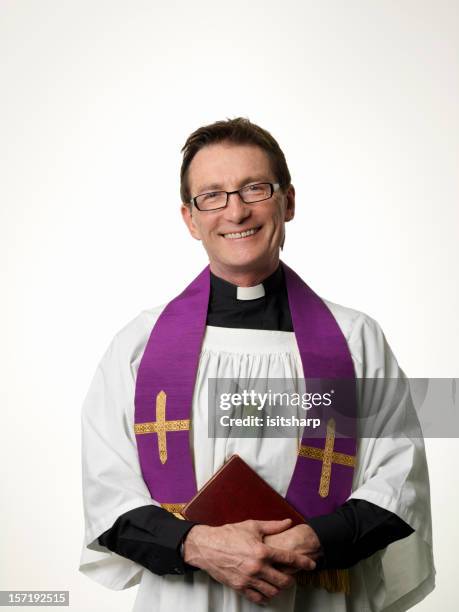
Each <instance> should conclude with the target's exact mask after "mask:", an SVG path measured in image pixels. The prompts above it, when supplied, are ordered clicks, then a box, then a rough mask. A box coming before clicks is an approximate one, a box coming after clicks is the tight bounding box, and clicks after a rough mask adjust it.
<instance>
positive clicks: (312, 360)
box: [134, 262, 356, 591]
mask: <svg viewBox="0 0 459 612" xmlns="http://www.w3.org/2000/svg"><path fill="white" fill-rule="evenodd" d="M281 265H282V267H283V270H284V275H285V280H286V286H287V293H288V300H289V306H290V313H291V317H292V323H293V329H294V332H295V337H296V341H297V345H298V349H299V352H300V356H301V361H302V365H303V372H304V377H305V379H306V381H307V383H308V380H309V379H313V380H311V384H307V390H308V391H311V389H312V390H313V391H317V390H320V381H318V380H317V379H328V382H330V379H341V382H342V381H343V379H344V380H345V379H347V380H348V382H349V384H347V385H346V389H345V392H344V394H343V393H340V394H339V395H338V396H337V400H338V405H337V404H336V402H335V403H334V406H333V417H330V416H329V415H327V414H326V412H325V413H324V416H325V418H323V419H322V422H321V425H320V427H319V428H318V429H317V430H315V432H314V437H307V432H306V433H305V435H304V436H303V438H302V440H301V445H300V447H299V449H298V457H297V462H296V466H295V469H294V472H293V475H292V478H291V481H290V484H289V487H288V490H287V493H286V496H285V497H286V499H287V500H288V501H289V502H290V504H291V505H292V506H293V507H294V508H296V510H298V511H299V512H300V513H301V514H302V515H303V516H304V517H305V518H306V519H307V518H308V517H312V516H317V515H321V514H328V513H330V512H333V511H334V510H335V509H336V508H337V507H338V506H339V505H341V504H343V503H344V502H345V501H346V499H347V498H348V497H349V495H350V493H351V490H352V478H353V471H354V470H353V468H354V465H355V454H356V438H355V427H354V424H355V417H356V395H355V372H354V366H353V363H352V358H351V355H350V352H349V349H348V346H347V342H346V339H345V337H344V335H343V333H342V332H341V329H340V327H339V326H338V324H337V322H336V320H335V318H334V317H333V315H332V313H331V312H330V310H329V309H328V307H327V306H326V305H325V304H324V302H323V301H322V299H321V298H320V297H319V296H318V295H316V294H315V293H314V292H313V291H312V290H311V289H310V288H309V287H308V285H306V283H305V282H304V281H303V280H302V279H301V278H300V277H299V276H298V275H297V274H296V273H295V272H294V271H293V270H292V269H291V268H289V267H288V266H287V265H285V264H284V263H283V262H281ZM209 294H210V269H209V266H206V267H205V268H204V270H203V271H202V272H201V273H200V274H199V275H198V276H197V277H196V278H195V279H194V280H193V281H192V282H191V283H190V284H189V285H188V287H186V289H185V290H184V291H183V292H182V293H181V294H180V295H178V296H177V297H176V298H174V299H173V300H172V301H171V302H169V303H168V304H167V306H166V307H165V308H164V310H163V311H162V312H161V314H160V316H159V317H158V320H157V321H156V324H155V325H154V327H153V329H152V332H151V334H150V338H149V340H148V342H147V345H146V348H145V351H144V354H143V356H142V360H141V362H140V366H139V370H138V374H137V381H136V389H135V426H134V427H135V434H136V441H137V448H138V453H139V460H140V466H141V470H142V475H143V478H144V480H145V482H146V484H147V487H148V489H149V491H150V493H151V496H152V498H153V499H155V500H156V501H158V502H159V503H160V504H161V505H162V507H163V508H165V509H166V510H168V511H170V512H173V513H175V514H176V515H177V516H179V517H180V511H181V510H182V509H183V507H184V506H185V504H186V503H187V502H188V501H189V500H190V499H191V498H192V497H193V496H194V495H195V494H196V493H197V487H196V478H195V474H194V470H193V461H192V456H191V451H190V445H189V429H190V418H191V407H192V398H193V392H194V386H195V380H196V373H197V367H198V363H199V357H200V352H201V345H202V341H203V337H204V332H205V327H206V318H207V308H208V303H209ZM336 382H337V386H338V387H339V386H340V381H339V380H337V381H336ZM341 415H342V416H341ZM305 416H307V414H306V415H305ZM313 416H315V415H313ZM349 417H351V418H349ZM338 419H339V422H338V423H337V421H338ZM337 425H338V426H337ZM305 429H306V428H305ZM344 430H345V431H346V435H345V436H343V435H339V436H338V435H335V433H336V432H342V431H344ZM308 575H309V576H311V577H315V578H314V579H313V580H311V579H309V580H305V581H302V582H303V583H306V582H308V583H309V584H314V586H322V587H324V588H327V589H328V590H331V591H348V589H349V585H348V576H347V574H346V572H345V571H342V570H339V571H337V570H329V571H320V572H312V573H309V574H308Z"/></svg>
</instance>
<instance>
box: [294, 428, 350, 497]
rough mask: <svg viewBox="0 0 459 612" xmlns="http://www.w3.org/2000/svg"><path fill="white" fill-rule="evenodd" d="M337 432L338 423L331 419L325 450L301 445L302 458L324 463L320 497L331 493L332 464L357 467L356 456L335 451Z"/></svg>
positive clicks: (299, 452) (299, 450)
mask: <svg viewBox="0 0 459 612" xmlns="http://www.w3.org/2000/svg"><path fill="white" fill-rule="evenodd" d="M335 430H336V422H335V419H329V421H328V422H327V436H326V438H325V448H316V447H315V446H304V445H303V444H301V445H300V448H299V449H298V454H299V455H300V457H306V458H308V459H318V460H319V461H322V473H321V475H320V483H319V495H320V497H327V496H328V493H329V491H330V478H331V468H332V463H337V464H338V465H347V466H348V467H354V466H355V456H354V455H346V454H345V453H338V452H336V451H334V450H333V447H334V445H335Z"/></svg>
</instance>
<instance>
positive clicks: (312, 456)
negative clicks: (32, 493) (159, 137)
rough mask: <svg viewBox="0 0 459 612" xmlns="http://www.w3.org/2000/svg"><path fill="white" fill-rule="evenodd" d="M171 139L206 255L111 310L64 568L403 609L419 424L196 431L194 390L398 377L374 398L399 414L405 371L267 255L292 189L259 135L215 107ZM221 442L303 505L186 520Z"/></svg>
mask: <svg viewBox="0 0 459 612" xmlns="http://www.w3.org/2000/svg"><path fill="white" fill-rule="evenodd" d="M182 151H183V152H184V156H183V163H182V168H181V188H180V194H181V200H182V204H181V213H182V216H183V219H184V222H185V223H186V225H187V227H188V229H189V232H190V234H191V236H192V237H193V238H195V239H196V240H200V241H202V244H203V246H204V248H205V250H206V252H207V255H208V258H209V265H208V266H206V268H205V269H204V270H202V271H201V272H200V273H199V275H198V276H197V277H196V278H195V279H194V280H193V281H192V282H191V283H190V284H189V285H188V286H187V287H186V288H185V289H184V291H183V292H182V293H181V294H180V295H179V296H177V297H176V298H174V299H173V300H171V301H170V302H169V303H168V304H166V305H162V306H159V307H156V308H152V309H149V310H145V311H143V312H142V313H141V314H140V315H139V316H138V317H136V318H135V319H134V320H133V321H131V322H130V323H129V324H128V325H126V326H125V327H124V328H123V329H122V330H121V331H120V332H119V333H118V334H117V335H116V336H115V338H114V339H113V341H112V343H111V344H110V346H109V348H108V349H107V351H106V353H105V355H104V357H103V358H102V361H101V363H100V364H99V367H98V369H97V371H96V374H95V376H94V379H93V381H92V383H91V387H90V389H89V392H88V394H87V397H86V399H85V402H84V406H83V414H82V427H83V491H84V504H85V520H86V528H85V537H84V544H83V551H82V558H81V564H80V570H81V571H82V572H84V573H85V574H87V575H88V576H90V577H91V578H93V579H94V580H96V581H98V582H100V583H101V584H104V585H105V586H107V587H109V588H113V589H124V588H128V587H130V586H133V585H135V584H138V583H140V586H139V590H138V594H137V598H136V602H135V607H134V610H136V611H137V612H140V611H142V612H146V611H153V610H155V611H159V612H166V611H167V612H169V611H170V610H174V609H182V608H184V607H187V608H188V609H190V610H193V612H207V611H210V610H219V611H220V610H221V611H223V612H236V611H240V612H246V611H247V612H248V611H249V610H252V609H254V607H255V606H257V605H264V606H267V607H269V609H271V610H278V611H279V612H280V611H282V612H294V611H298V610H305V611H306V610H307V611H319V610H320V611H322V610H333V611H335V612H338V611H345V610H353V611H356V612H357V611H359V612H360V611H361V610H369V609H371V610H387V611H389V610H390V611H395V610H406V609H408V608H409V607H411V606H413V605H414V604H415V603H417V602H418V601H420V600H421V599H422V598H423V597H425V595H426V594H427V593H429V592H430V591H431V590H432V588H433V585H434V568H433V560H432V546H431V545H432V542H431V518H430V500H429V486H428V475H427V466H426V461H425V453H424V446H423V442H422V440H420V439H418V438H411V437H410V436H409V434H408V433H407V434H406V435H400V433H402V434H403V431H402V432H398V434H399V437H397V438H396V439H391V438H387V437H386V438H381V439H378V438H363V437H362V438H361V439H356V438H355V437H353V436H352V435H351V436H348V438H347V439H338V438H336V439H334V437H332V438H331V437H330V436H334V433H335V432H334V427H335V425H334V422H332V421H331V420H328V421H327V422H326V423H324V426H323V432H322V433H323V440H322V439H311V438H310V437H308V435H309V434H308V433H307V432H306V431H303V430H302V429H301V428H298V430H297V431H295V432H294V433H295V435H294V436H290V437H286V438H269V437H256V438H248V437H245V438H238V437H232V436H230V435H228V436H227V437H223V438H212V437H209V435H208V395H207V381H208V379H210V378H217V379H228V378H229V379H232V380H234V381H236V382H238V381H243V380H247V379H251V380H253V379H293V380H300V379H302V378H303V379H304V378H305V377H306V378H308V377H310V378H314V377H317V378H321V379H328V378H345V379H349V380H350V381H352V382H354V381H355V379H358V378H373V377H375V378H376V377H379V378H382V377H386V378H400V379H401V380H402V382H403V384H404V388H406V391H405V392H404V393H403V394H402V395H401V396H400V395H399V396H397V399H392V398H391V397H390V396H389V394H387V397H382V398H379V399H380V400H381V401H383V400H384V401H386V403H389V404H390V410H391V411H392V412H393V414H394V415H395V416H397V415H399V414H403V412H404V410H406V408H407V406H408V405H409V402H410V395H409V389H408V384H407V381H406V380H405V377H404V374H403V372H402V370H401V369H400V368H399V366H398V364H397V361H396V359H395V357H394V355H393V353H392V351H391V349H390V347H389V345H388V344H387V341H386V339H385V336H384V334H383V333H382V331H381V328H380V327H379V325H378V324H377V323H376V322H375V321H374V320H373V319H372V318H371V317H369V316H367V315H365V314H363V313H360V312H358V311H356V310H353V309H350V308H345V307H343V306H340V305H338V304H335V303H333V302H330V301H328V300H325V299H323V298H320V297H319V296H317V295H316V294H315V293H314V292H313V291H312V290H311V289H310V288H309V287H308V285H307V284H306V283H305V282H304V281H303V280H302V279H301V278H300V277H299V276H298V275H297V274H296V273H295V272H294V271H293V270H292V269H291V268H289V267H288V266H286V265H285V264H284V263H283V262H281V261H280V259H279V255H280V250H281V248H282V247H283V244H284V241H285V224H286V223H287V222H289V221H291V220H292V219H293V218H294V212H295V190H294V187H293V185H292V184H291V177H290V173H289V170H288V167H287V163H286V160H285V156H284V154H283V152H282V150H281V149H280V147H279V145H278V143H277V142H276V140H275V139H274V138H273V137H272V135H271V134H270V133H269V132H267V131H266V130H264V129H262V128H261V127H259V126H257V125H255V124H253V123H251V122H250V121H249V120H247V119H243V118H237V119H229V120H227V121H219V122H216V123H214V124H212V125H208V126H203V127H201V128H199V129H198V130H196V131H195V132H193V134H191V135H190V136H189V138H188V139H187V141H186V143H185V145H184V147H183V149H182ZM383 395H384V393H383ZM354 399H355V398H354ZM372 401H374V400H372ZM391 402H392V403H391ZM351 403H353V402H351ZM375 407H376V406H372V408H375ZM330 439H333V442H332V448H331V451H330V452H331V454H330V457H329V459H327V461H330V462H331V463H330V470H331V471H330V472H329V473H328V477H327V478H328V479H327V480H326V482H325V481H324V473H325V472H324V469H325V468H324V467H323V466H324V465H325V464H326V459H325V456H326V454H327V452H328V451H327V448H328V446H327V445H328V444H329V440H330ZM324 449H325V450H324ZM233 454H238V455H239V456H240V457H242V458H243V459H244V460H245V461H246V462H247V463H248V464H249V465H250V466H251V467H252V468H253V469H254V470H255V471H256V472H257V473H258V474H259V475H260V476H261V477H262V478H263V479H264V480H265V481H266V482H268V483H269V484H270V485H271V487H273V488H274V489H275V490H276V491H278V493H280V494H281V495H282V496H283V497H285V498H286V499H287V501H289V502H290V504H291V505H292V506H293V507H294V508H295V509H296V510H297V511H298V512H299V513H300V514H301V515H302V516H303V517H304V518H305V521H306V522H305V523H304V524H301V525H297V526H292V525H291V523H290V521H289V520H288V519H287V520H278V521H261V520H247V521H243V522H239V523H226V524H224V525H222V526H219V527H211V526H209V525H206V524H197V523H195V522H190V521H187V520H184V518H183V516H182V514H181V512H182V511H183V507H184V506H185V504H186V503H187V502H188V501H189V500H190V499H191V498H192V497H193V496H194V495H195V494H196V492H197V491H198V490H199V489H201V487H202V486H203V485H204V484H205V483H206V482H207V481H208V480H209V478H211V477H212V476H213V475H214V474H215V472H216V471H217V470H218V469H219V468H220V467H221V466H222V465H224V463H225V462H226V461H227V460H228V459H229V457H231V456H232V455H233ZM333 462H335V463H333ZM336 463H338V464H340V465H336ZM232 502H233V500H232V499H230V498H228V500H227V504H228V506H231V504H232ZM248 512H249V514H250V508H249V509H248ZM300 570H301V571H300ZM300 576H302V579H300Z"/></svg>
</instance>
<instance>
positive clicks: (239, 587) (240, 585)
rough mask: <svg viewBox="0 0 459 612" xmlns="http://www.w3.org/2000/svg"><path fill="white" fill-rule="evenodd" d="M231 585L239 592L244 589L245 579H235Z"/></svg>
mask: <svg viewBox="0 0 459 612" xmlns="http://www.w3.org/2000/svg"><path fill="white" fill-rule="evenodd" d="M231 586H232V588H233V589H234V590H235V591H237V592H238V593H240V592H241V591H244V590H245V589H246V587H247V585H246V583H245V581H242V580H235V581H234V582H233V584H232V585H231Z"/></svg>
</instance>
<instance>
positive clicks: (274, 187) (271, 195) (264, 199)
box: [189, 181, 280, 212]
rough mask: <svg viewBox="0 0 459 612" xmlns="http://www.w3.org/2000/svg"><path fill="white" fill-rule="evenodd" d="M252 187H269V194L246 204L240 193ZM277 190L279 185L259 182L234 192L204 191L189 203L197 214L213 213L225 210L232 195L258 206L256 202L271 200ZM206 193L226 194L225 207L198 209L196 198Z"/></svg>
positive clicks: (220, 190) (221, 190)
mask: <svg viewBox="0 0 459 612" xmlns="http://www.w3.org/2000/svg"><path fill="white" fill-rule="evenodd" d="M254 185H269V186H270V187H271V194H270V195H269V196H268V197H267V198H263V199H261V200H254V201H253V202H246V201H245V200H244V198H243V197H242V194H241V191H242V190H243V189H245V188H246V187H253V186H254ZM279 189H280V183H270V182H269V181H260V182H259V183H251V184H250V185H244V187H240V188H239V189H235V190H234V191H225V190H224V189H219V190H218V191H205V192H204V193H198V195H196V196H194V198H191V200H190V201H189V203H190V204H191V205H192V206H193V205H194V206H195V207H196V210H199V212H213V211H214V210H222V209H223V208H226V207H227V206H228V200H229V197H230V195H232V194H233V193H238V194H239V197H240V198H241V200H242V201H243V202H244V204H258V202H265V201H266V200H269V199H270V198H272V197H273V195H274V194H275V193H276V191H279ZM208 193H226V202H225V205H224V206H218V207H217V208H208V209H205V208H204V209H202V208H199V206H198V205H197V204H196V198H199V196H202V195H206V194H208Z"/></svg>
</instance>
